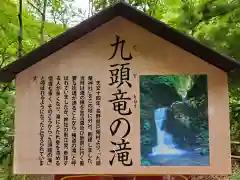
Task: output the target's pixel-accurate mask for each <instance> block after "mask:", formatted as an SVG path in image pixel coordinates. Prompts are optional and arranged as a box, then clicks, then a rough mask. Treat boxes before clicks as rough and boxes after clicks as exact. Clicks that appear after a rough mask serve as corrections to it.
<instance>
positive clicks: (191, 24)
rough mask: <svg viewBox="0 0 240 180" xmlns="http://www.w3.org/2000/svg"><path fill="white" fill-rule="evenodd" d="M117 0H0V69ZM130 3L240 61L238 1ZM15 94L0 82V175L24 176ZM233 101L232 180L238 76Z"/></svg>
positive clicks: (239, 176) (239, 149)
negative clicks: (18, 170)
mask: <svg viewBox="0 0 240 180" xmlns="http://www.w3.org/2000/svg"><path fill="white" fill-rule="evenodd" d="M79 1H87V3H85V4H87V6H86V7H87V9H86V7H85V8H81V6H77V5H76V3H77V4H78V3H79ZM117 1H118V0H89V1H88V0H0V39H1V41H0V68H3V67H4V66H6V65H7V64H9V63H11V62H13V61H14V60H16V59H17V58H18V57H21V56H23V55H24V54H26V53H28V52H30V51H32V50H34V49H35V48H37V47H38V46H40V45H41V44H43V43H45V42H47V41H49V40H50V39H52V38H54V37H56V36H57V35H59V34H60V33H62V32H64V31H65V30H67V29H68V28H70V27H72V26H74V25H76V24H77V23H80V22H81V21H83V20H84V19H87V18H88V17H90V16H92V15H94V14H95V13H97V12H99V11H100V10H102V9H104V8H106V7H108V6H109V5H111V4H113V3H116V2H117ZM127 3H129V4H130V5H132V6H134V7H137V8H138V9H140V10H141V11H144V12H146V13H148V14H149V15H150V16H153V17H155V18H156V19H159V20H161V21H163V22H165V23H167V24H168V25H170V26H172V27H174V28H175V29H177V30H179V31H181V32H183V33H185V34H187V35H189V36H192V37H193V38H195V39H197V40H198V41H200V42H201V43H203V44H205V45H207V46H209V47H211V48H213V49H214V50H216V51H218V52H220V53H222V54H225V55H228V56H230V57H232V58H234V59H236V60H240V51H239V47H240V0H128V1H127ZM78 5H81V3H80V4H78ZM14 98H15V84H14V81H13V82H11V83H5V84H3V83H2V84H0V171H1V173H0V180H4V179H9V180H10V179H25V177H26V176H13V175H12V152H13V151H12V150H13V147H12V144H13V140H14V111H15V107H14ZM229 103H230V111H231V140H232V160H233V175H232V177H231V179H233V180H240V168H238V167H239V165H238V164H239V161H240V157H239V156H240V146H239V144H240V142H239V141H240V78H237V76H230V78H229ZM212 178H214V177H212ZM208 179H210V177H209V178H208Z"/></svg>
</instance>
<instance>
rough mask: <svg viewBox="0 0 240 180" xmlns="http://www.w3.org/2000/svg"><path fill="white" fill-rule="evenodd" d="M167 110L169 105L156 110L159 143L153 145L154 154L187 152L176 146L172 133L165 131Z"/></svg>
mask: <svg viewBox="0 0 240 180" xmlns="http://www.w3.org/2000/svg"><path fill="white" fill-rule="evenodd" d="M167 111H168V108H167V107H163V108H159V109H156V110H155V116H154V118H155V124H156V130H157V145H156V146H155V147H153V149H152V155H163V154H164V155H179V154H184V153H185V151H183V150H180V149H177V148H176V145H175V144H174V143H173V138H172V135H171V134H169V133H167V132H165V127H164V121H167ZM176 128H177V127H176Z"/></svg>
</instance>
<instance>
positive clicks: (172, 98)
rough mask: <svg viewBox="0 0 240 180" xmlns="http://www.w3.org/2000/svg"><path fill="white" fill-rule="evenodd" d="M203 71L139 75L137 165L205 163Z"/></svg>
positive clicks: (203, 164)
mask: <svg viewBox="0 0 240 180" xmlns="http://www.w3.org/2000/svg"><path fill="white" fill-rule="evenodd" d="M207 90H208V87H207V75H141V76H140V127H141V130H140V132H141V166H209V128H208V91H207Z"/></svg>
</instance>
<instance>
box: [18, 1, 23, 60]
mask: <svg viewBox="0 0 240 180" xmlns="http://www.w3.org/2000/svg"><path fill="white" fill-rule="evenodd" d="M18 20H19V34H18V57H19V58H20V57H22V39H23V37H22V36H23V35H22V34H23V27H22V0H19V13H18Z"/></svg>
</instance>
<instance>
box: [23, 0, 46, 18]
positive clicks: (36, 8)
mask: <svg viewBox="0 0 240 180" xmlns="http://www.w3.org/2000/svg"><path fill="white" fill-rule="evenodd" d="M27 3H28V4H29V5H30V6H32V7H33V8H34V9H35V10H37V12H38V13H39V14H40V15H41V16H42V15H43V13H42V11H41V10H40V9H39V8H38V7H36V6H35V5H34V4H33V3H31V2H30V1H29V0H27Z"/></svg>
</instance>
